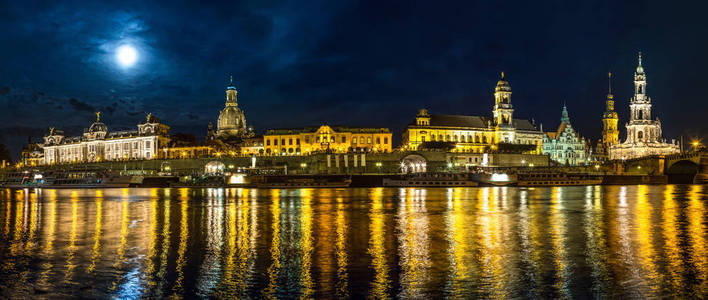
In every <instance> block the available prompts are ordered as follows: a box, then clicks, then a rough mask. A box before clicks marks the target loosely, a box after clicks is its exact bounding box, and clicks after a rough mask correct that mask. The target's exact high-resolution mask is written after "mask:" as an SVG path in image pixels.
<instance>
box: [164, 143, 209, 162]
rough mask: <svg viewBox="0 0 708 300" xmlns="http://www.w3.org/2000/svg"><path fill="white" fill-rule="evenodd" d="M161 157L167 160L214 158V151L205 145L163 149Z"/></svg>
mask: <svg viewBox="0 0 708 300" xmlns="http://www.w3.org/2000/svg"><path fill="white" fill-rule="evenodd" d="M162 152H163V153H164V155H163V157H164V158H168V159H170V158H171V159H186V158H205V157H214V156H216V153H217V151H216V149H214V148H213V147H210V146H205V145H195V146H182V147H179V146H178V147H169V148H163V149H162Z"/></svg>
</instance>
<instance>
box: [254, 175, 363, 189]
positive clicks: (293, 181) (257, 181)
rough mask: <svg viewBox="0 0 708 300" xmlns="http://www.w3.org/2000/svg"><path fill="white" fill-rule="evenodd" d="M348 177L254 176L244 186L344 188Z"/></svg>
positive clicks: (347, 183)
mask: <svg viewBox="0 0 708 300" xmlns="http://www.w3.org/2000/svg"><path fill="white" fill-rule="evenodd" d="M351 183H352V179H351V177H350V176H336V175H335V176H308V175H283V176H254V177H252V178H250V180H249V183H248V184H246V185H245V186H248V187H255V188H274V189H281V188H345V187H349V185H351Z"/></svg>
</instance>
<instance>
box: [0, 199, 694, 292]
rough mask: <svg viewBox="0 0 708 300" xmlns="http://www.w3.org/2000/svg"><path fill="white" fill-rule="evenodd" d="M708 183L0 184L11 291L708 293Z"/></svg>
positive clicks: (0, 279) (3, 265)
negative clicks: (33, 187) (293, 186)
mask: <svg viewBox="0 0 708 300" xmlns="http://www.w3.org/2000/svg"><path fill="white" fill-rule="evenodd" d="M706 199H708V186H700V185H666V186H663V185H657V186H587V187H552V188H513V187H508V188H501V187H489V188H483V187H480V188H428V189H416V188H405V189H398V188H369V189H364V188H362V189H356V188H351V189H281V190H279V189H272V190H268V189H265V190H258V189H186V188H185V189H104V190H92V189H84V190H81V189H79V190H35V191H28V190H25V191H23V190H9V189H6V190H0V237H1V238H0V298H27V297H45V298H57V297H68V296H84V297H92V298H109V297H116V298H160V297H166V296H173V295H177V296H184V297H219V298H234V297H238V298H247V297H250V298H262V297H277V298H298V297H305V298H310V297H319V298H333V297H342V298H347V297H350V298H362V297H375V298H391V297H400V298H440V297H450V298H519V297H521V298H647V297H679V298H689V297H706V296H708V242H707V241H708V209H707V208H706V206H708V201H707V200H706Z"/></svg>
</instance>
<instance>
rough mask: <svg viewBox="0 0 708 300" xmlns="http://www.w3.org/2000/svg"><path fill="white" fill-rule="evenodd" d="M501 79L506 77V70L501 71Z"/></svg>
mask: <svg viewBox="0 0 708 300" xmlns="http://www.w3.org/2000/svg"><path fill="white" fill-rule="evenodd" d="M501 79H504V71H502V72H501Z"/></svg>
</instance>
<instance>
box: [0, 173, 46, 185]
mask: <svg viewBox="0 0 708 300" xmlns="http://www.w3.org/2000/svg"><path fill="white" fill-rule="evenodd" d="M44 182H45V179H44V176H43V175H42V174H41V173H39V172H37V171H31V170H25V171H20V172H7V173H5V174H4V176H3V178H2V179H1V180H0V187H3V188H11V189H24V188H36V187H39V186H41V185H42V184H44Z"/></svg>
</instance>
